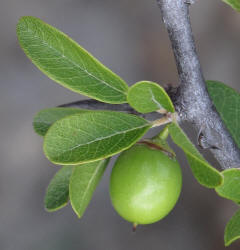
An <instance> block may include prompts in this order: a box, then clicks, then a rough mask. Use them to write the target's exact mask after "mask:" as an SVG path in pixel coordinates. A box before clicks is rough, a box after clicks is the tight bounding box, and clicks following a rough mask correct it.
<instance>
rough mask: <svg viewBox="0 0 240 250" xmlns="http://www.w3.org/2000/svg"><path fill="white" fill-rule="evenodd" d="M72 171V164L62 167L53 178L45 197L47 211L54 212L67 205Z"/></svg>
mask: <svg viewBox="0 0 240 250" xmlns="http://www.w3.org/2000/svg"><path fill="white" fill-rule="evenodd" d="M72 171H73V167H72V166H65V167H62V168H61V169H60V170H59V171H58V172H57V173H56V174H55V176H54V177H53V179H52V180H51V182H50V184H49V185H48V188H47V192H46V195H45V199H44V204H45V208H46V210H47V211H49V212H53V211H56V210H59V209H60V208H62V207H64V206H66V205H67V203H68V200H69V182H70V177H71V175H72Z"/></svg>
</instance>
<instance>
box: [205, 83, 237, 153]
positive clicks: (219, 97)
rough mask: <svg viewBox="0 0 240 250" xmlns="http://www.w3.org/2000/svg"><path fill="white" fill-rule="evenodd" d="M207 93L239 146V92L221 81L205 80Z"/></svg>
mask: <svg viewBox="0 0 240 250" xmlns="http://www.w3.org/2000/svg"><path fill="white" fill-rule="evenodd" d="M207 88H208V92H209V95H210V97H211V99H212V101H213V103H214V106H215V107H216V109H217V111H218V113H219V114H220V116H221V118H222V120H223V122H224V124H225V126H226V127H227V129H228V130H229V132H230V133H231V135H232V137H233V139H234V141H235V142H236V144H237V145H238V147H239V148H240V93H238V92H237V91H235V90H234V89H232V88H230V87H229V86H227V85H225V84H224V83H221V82H216V81H207Z"/></svg>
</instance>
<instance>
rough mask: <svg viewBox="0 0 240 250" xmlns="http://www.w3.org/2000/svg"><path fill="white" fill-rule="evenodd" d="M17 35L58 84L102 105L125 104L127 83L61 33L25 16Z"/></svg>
mask: <svg viewBox="0 0 240 250" xmlns="http://www.w3.org/2000/svg"><path fill="white" fill-rule="evenodd" d="M17 35H18V39H19V43H20V45H21V47H22V48H23V50H24V52H25V53H26V55H27V56H28V57H29V58H30V59H31V61H32V62H33V63H34V64H35V65H36V66H37V67H38V68H39V69H40V70H41V71H42V72H43V73H44V74H46V75H47V76H48V77H50V78H51V79H52V80H54V81H55V82H57V83H59V84H61V85H62V86H64V87H66V88H68V89H70V90H72V91H74V92H77V93H80V94H83V95H86V96H89V97H91V98H93V99H96V100H99V101H102V102H107V103H124V102H126V98H127V90H128V86H127V84H126V83H125V82H124V81H123V80H122V79H121V78H120V77H119V76H117V75H116V74H114V73H113V72H112V71H110V70H109V69H108V68H106V67H105V66H104V65H102V64H101V63H100V62H99V61H98V60H97V59H95V58H94V57H93V56H92V55H91V54H89V53H88V52H87V51H86V50H84V49H83V48H82V47H80V46H79V45H78V44H77V43H76V42H75V41H73V40H72V39H70V38H69V37H68V36H67V35H65V34H64V33H62V32H61V31H59V30H57V29H55V28H54V27H52V26H50V25H48V24H46V23H45V22H43V21H41V20H40V19H38V18H35V17H29V16H26V17H22V18H21V19H20V20H19V23H18V25H17Z"/></svg>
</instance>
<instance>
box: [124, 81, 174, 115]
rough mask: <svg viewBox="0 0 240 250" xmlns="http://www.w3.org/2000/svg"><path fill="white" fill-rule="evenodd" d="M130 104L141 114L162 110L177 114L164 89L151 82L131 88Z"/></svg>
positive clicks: (144, 82) (142, 82) (129, 93)
mask: <svg viewBox="0 0 240 250" xmlns="http://www.w3.org/2000/svg"><path fill="white" fill-rule="evenodd" d="M127 99H128V103H129V104H130V105H131V106H132V107H133V108H134V109H135V110H137V111H138V112H140V113H150V112H153V111H157V110H160V109H165V110H167V111H169V112H172V113H173V112H175V110H174V106H173V104H172V101H171V99H170V97H169V96H168V94H167V93H166V91H165V90H164V88H162V87H161V86H159V85H158V84H157V83H154V82H149V81H141V82H137V83H135V84H134V85H132V86H131V87H130V88H129V91H128V97H127Z"/></svg>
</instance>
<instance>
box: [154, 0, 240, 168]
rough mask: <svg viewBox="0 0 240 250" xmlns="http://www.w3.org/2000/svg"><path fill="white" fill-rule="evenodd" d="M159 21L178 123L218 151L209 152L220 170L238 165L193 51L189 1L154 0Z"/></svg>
mask: <svg viewBox="0 0 240 250" xmlns="http://www.w3.org/2000/svg"><path fill="white" fill-rule="evenodd" d="M157 2H158V5H159V7H160V10H161V13H162V19H163V22H164V24H165V27H166V29H167V31H168V34H169V38H170V41H171V44H172V48H173V52H174V56H175V60H176V64H177V69H178V74H179V84H180V85H179V88H178V90H177V91H176V92H175V96H174V98H173V100H174V104H175V107H176V110H177V112H178V114H179V121H180V122H181V121H189V122H191V123H192V124H193V126H194V127H195V128H196V129H197V131H201V132H202V134H203V135H204V136H205V138H206V139H207V141H208V144H210V145H214V146H216V147H218V148H219V149H212V150H211V151H212V153H213V154H214V156H215V158H216V159H217V160H218V161H219V163H220V165H221V167H222V169H227V168H231V167H237V166H240V151H239V149H238V148H237V146H236V145H235V143H234V141H233V139H232V137H231V136H230V134H229V132H228V131H227V130H226V128H225V126H224V124H223V122H222V120H221V118H220V116H219V114H218V113H217V112H216V110H215V108H214V107H213V104H212V102H211V100H210V98H209V95H208V92H207V89H206V85H205V80H204V77H203V74H202V70H201V66H200V62H199V58H198V55H197V52H196V47H195V43H194V38H193V34H192V29H191V25H190V18H189V6H190V3H192V1H184V0H158V1H157Z"/></svg>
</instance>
